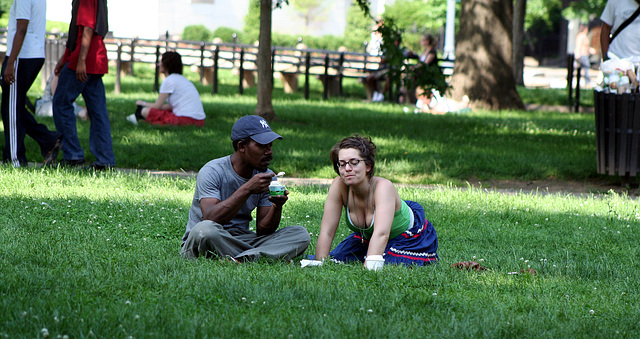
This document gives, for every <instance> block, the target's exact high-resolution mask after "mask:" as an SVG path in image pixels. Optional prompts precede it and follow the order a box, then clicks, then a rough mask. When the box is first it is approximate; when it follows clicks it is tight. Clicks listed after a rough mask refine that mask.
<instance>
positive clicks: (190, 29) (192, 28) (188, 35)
mask: <svg viewBox="0 0 640 339" xmlns="http://www.w3.org/2000/svg"><path fill="white" fill-rule="evenodd" d="M211 39H213V34H212V33H211V31H210V30H209V29H208V28H207V27H205V26H204V25H189V26H185V28H184V30H183V31H182V40H187V41H211Z"/></svg>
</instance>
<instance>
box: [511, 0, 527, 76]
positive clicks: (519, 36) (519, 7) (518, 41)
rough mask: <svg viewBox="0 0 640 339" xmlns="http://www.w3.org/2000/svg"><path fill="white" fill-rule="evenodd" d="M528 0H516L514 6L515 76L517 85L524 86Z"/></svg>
mask: <svg viewBox="0 0 640 339" xmlns="http://www.w3.org/2000/svg"><path fill="white" fill-rule="evenodd" d="M526 12H527V0H516V4H515V7H514V8H513V77H514V79H515V81H516V85H520V86H524V16H525V14H526Z"/></svg>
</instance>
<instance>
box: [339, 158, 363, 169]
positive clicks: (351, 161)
mask: <svg viewBox="0 0 640 339" xmlns="http://www.w3.org/2000/svg"><path fill="white" fill-rule="evenodd" d="M360 161H364V159H349V161H344V160H340V161H338V163H337V164H336V166H338V168H344V167H345V166H347V164H349V165H351V167H352V168H353V167H356V166H358V164H359V163H360Z"/></svg>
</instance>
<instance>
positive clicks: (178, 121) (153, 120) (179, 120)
mask: <svg viewBox="0 0 640 339" xmlns="http://www.w3.org/2000/svg"><path fill="white" fill-rule="evenodd" d="M146 121H147V122H148V123H150V124H152V125H162V126H165V125H174V126H185V125H196V126H198V127H202V126H204V119H203V120H196V119H194V118H189V117H179V116H177V115H175V114H173V112H171V111H163V110H160V109H155V108H150V109H149V114H148V115H147V119H146Z"/></svg>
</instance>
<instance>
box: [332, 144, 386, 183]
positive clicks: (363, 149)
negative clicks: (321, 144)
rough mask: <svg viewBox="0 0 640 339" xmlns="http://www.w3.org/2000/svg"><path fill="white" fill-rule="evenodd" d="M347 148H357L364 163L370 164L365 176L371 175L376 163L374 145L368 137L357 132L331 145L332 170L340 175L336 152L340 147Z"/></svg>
mask: <svg viewBox="0 0 640 339" xmlns="http://www.w3.org/2000/svg"><path fill="white" fill-rule="evenodd" d="M348 148H353V149H357V150H358V151H359V152H360V156H361V157H362V159H363V160H364V163H365V164H367V165H369V166H371V170H370V171H369V173H367V176H368V177H369V178H371V177H373V173H374V171H375V165H376V145H375V144H374V143H373V142H372V141H371V138H370V137H362V136H360V135H358V134H354V135H352V136H350V137H346V138H344V139H342V140H341V141H340V142H338V143H337V144H335V145H334V146H333V147H331V152H330V153H329V156H330V158H331V162H332V163H333V170H334V171H336V173H338V175H340V168H339V167H338V152H340V150H342V149H348Z"/></svg>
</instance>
